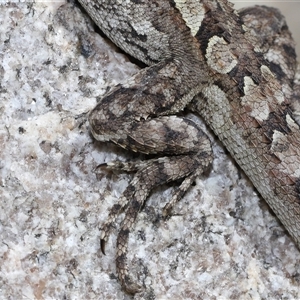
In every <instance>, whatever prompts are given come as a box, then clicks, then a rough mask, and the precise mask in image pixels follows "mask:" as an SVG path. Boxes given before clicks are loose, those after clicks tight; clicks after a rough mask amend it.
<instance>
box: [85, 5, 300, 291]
mask: <svg viewBox="0 0 300 300" xmlns="http://www.w3.org/2000/svg"><path fill="white" fill-rule="evenodd" d="M80 2H81V3H82V5H83V6H84V7H85V8H86V10H87V11H88V13H89V14H90V16H91V17H92V18H93V19H94V21H95V22H96V23H97V25H98V26H99V27H100V28H101V29H102V30H103V31H104V33H105V34H107V35H108V37H110V38H111V39H112V40H113V41H114V42H115V43H116V44H117V45H118V46H119V47H121V48H123V49H124V50H125V51H126V52H128V53H129V54H131V55H132V56H134V57H136V58H137V59H139V60H141V61H143V62H145V63H146V64H148V65H150V67H148V68H145V69H143V70H141V71H140V72H139V73H138V74H136V75H135V76H134V77H132V78H130V79H129V80H128V81H127V82H126V83H125V84H123V85H119V86H117V87H116V88H114V89H113V90H112V91H111V92H109V94H107V95H106V96H105V97H104V98H103V99H101V100H100V102H99V103H98V105H97V106H96V107H95V108H94V110H93V111H92V112H91V114H90V118H89V120H90V125H91V130H92V133H93V135H94V137H95V138H96V139H98V140H100V141H108V140H110V141H113V142H115V143H117V144H118V145H120V146H122V147H124V148H126V149H130V150H133V151H137V152H142V153H145V154H154V155H157V156H159V158H154V159H151V160H149V161H146V162H142V163H137V164H136V165H134V164H122V163H118V162H116V163H111V164H108V167H111V168H119V169H124V170H127V171H128V170H129V171H130V170H134V171H136V174H135V176H134V178H133V180H132V182H131V183H130V184H129V186H128V187H127V189H126V190H125V192H124V194H123V196H122V197H121V199H120V201H119V203H118V204H115V205H114V206H113V208H112V210H111V212H110V215H109V218H108V220H107V221H106V223H105V224H104V226H103V228H102V236H101V248H102V251H103V252H104V251H105V241H107V238H108V234H109V231H110V229H111V227H112V225H113V223H114V221H115V219H116V216H117V215H118V214H119V213H120V211H122V210H123V209H124V208H126V207H127V210H126V215H125V219H124V220H123V222H122V225H121V230H120V232H119V235H118V240H117V259H116V260H117V270H118V274H119V279H120V281H121V283H122V285H123V287H124V288H125V290H126V291H128V292H130V293H135V292H136V291H137V290H138V289H139V286H138V285H137V284H135V283H134V282H133V281H132V280H131V279H130V277H129V275H128V271H127V265H126V254H127V243H128V235H129V232H130V230H131V228H132V226H133V224H134V222H135V219H136V216H137V214H138V212H139V210H140V209H141V207H142V205H143V203H144V201H145V200H146V198H147V196H148V195H149V193H150V191H151V190H152V189H153V188H154V187H155V186H157V185H159V184H163V183H166V182H170V181H174V180H177V179H182V180H183V181H182V183H181V185H180V186H179V187H178V189H177V191H176V192H175V193H174V196H173V198H172V199H171V201H170V204H169V205H167V207H166V209H165V213H167V212H168V211H169V210H170V209H171V207H172V205H174V203H175V202H176V201H178V200H179V199H180V198H181V197H182V196H183V194H184V193H185V191H186V190H187V189H188V188H189V186H190V185H191V183H192V182H193V180H194V179H195V177H197V176H198V175H199V174H201V173H202V172H203V171H204V170H206V169H207V168H208V167H209V165H210V164H211V161H212V153H211V148H210V142H209V140H208V138H207V137H206V136H205V134H204V133H202V132H201V131H200V129H198V128H197V126H196V125H195V124H194V123H193V122H192V121H189V120H187V119H183V118H181V117H179V116H175V115H174V114H177V113H179V112H180V111H182V110H183V109H185V108H187V109H190V110H192V111H195V112H197V113H199V114H200V115H201V116H202V117H203V118H204V119H205V121H206V122H207V124H208V125H209V126H210V127H211V128H212V130H213V131H214V132H215V134H216V135H217V136H218V137H219V139H220V140H221V141H222V142H223V144H224V145H225V146H226V148H227V149H228V151H229V152H230V153H231V155H232V156H233V157H234V159H235V160H236V161H237V162H238V164H239V165H240V167H241V168H242V169H243V170H244V171H245V173H246V174H247V175H248V176H249V178H250V179H251V181H252V182H253V184H254V185H255V187H256V188H257V190H258V191H259V192H260V194H261V195H262V196H263V197H264V198H265V200H266V201H267V202H268V204H269V205H270V206H271V208H272V209H273V210H274V212H275V213H276V215H277V216H278V218H279V219H280V220H281V222H282V223H283V224H284V225H285V227H286V228H287V230H288V231H289V233H290V234H291V236H292V237H293V238H294V240H295V242H296V243H297V245H298V246H300V196H299V193H300V179H299V177H300V159H299V157H300V144H299V143H300V130H299V126H298V125H297V123H296V122H295V121H294V117H293V114H292V111H291V108H290V101H291V100H292V99H293V101H298V100H299V99H298V98H299V76H298V77H297V75H296V65H297V64H296V55H295V51H294V45H293V41H292V40H291V36H290V33H289V31H288V29H287V26H286V24H285V21H284V18H283V17H282V16H281V15H280V13H279V12H278V11H277V10H275V9H267V8H265V7H255V8H253V9H248V10H243V11H241V14H240V15H238V14H237V13H236V12H235V11H234V10H233V9H232V5H231V4H230V3H228V2H227V1H226V0H202V1H201V0H188V1H186V2H185V3H184V4H183V2H182V1H176V0H175V1H174V0H173V1H171V0H165V1H158V0H157V1H155V0H153V1H146V0H127V1H117V0H113V1H109V2H108V1H101V0H93V1H92V0H89V1H88V0H80ZM195 16H197V18H195ZM261 31H263V33H261Z"/></svg>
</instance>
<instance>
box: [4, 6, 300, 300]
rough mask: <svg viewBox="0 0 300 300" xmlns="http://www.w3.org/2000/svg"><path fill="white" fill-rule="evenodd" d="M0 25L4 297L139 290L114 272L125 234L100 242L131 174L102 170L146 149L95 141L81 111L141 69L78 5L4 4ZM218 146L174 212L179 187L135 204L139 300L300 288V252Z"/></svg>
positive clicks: (105, 295) (133, 265)
mask: <svg viewBox="0 0 300 300" xmlns="http://www.w3.org/2000/svg"><path fill="white" fill-rule="evenodd" d="M0 25H1V31H0V41H1V43H0V59H1V65H0V95H1V103H0V115H1V122H0V143H1V152H0V180H1V185H0V197H1V198H0V199H1V202H0V238H1V241H2V243H1V244H0V261H1V263H0V299H131V298H133V297H131V296H129V295H126V294H124V292H123V291H122V290H121V288H120V285H119V282H118V280H117V279H116V270H115V261H114V257H115V243H116V231H114V232H113V233H112V235H111V237H110V239H109V242H108V244H107V255H106V256H103V255H102V254H101V253H100V251H99V247H100V246H99V227H100V225H101V223H102V222H103V221H104V220H105V218H106V217H107V215H108V210H109V208H110V207H111V206H112V204H113V203H114V202H115V201H116V199H117V198H118V196H119V195H120V194H121V193H122V191H123V190H124V189H125V187H126V185H127V184H128V181H129V180H130V175H128V174H123V173H120V174H117V173H111V172H106V171H105V170H101V172H98V173H97V174H95V172H94V169H95V167H96V166H97V165H98V164H100V163H103V162H107V161H110V160H114V159H121V160H128V159H137V156H136V155H134V154H132V153H128V152H125V151H124V150H122V149H120V148H118V147H116V146H114V145H111V144H109V143H106V144H104V143H99V142H96V141H95V140H94V139H92V137H91V135H90V133H89V129H88V124H87V122H86V119H87V113H88V112H89V110H90V109H91V108H93V106H94V105H95V104H96V101H97V99H98V98H100V97H101V96H102V95H103V94H104V93H105V92H106V91H107V90H108V89H109V88H110V87H112V86H114V85H116V84H117V83H119V82H121V81H123V80H125V79H126V78H128V77H129V76H131V75H132V74H134V73H135V72H136V71H137V70H138V67H137V66H135V65H134V64H132V63H131V62H129V61H128V59H127V58H126V56H125V55H123V54H121V53H120V51H119V50H118V49H116V48H115V47H114V46H113V45H112V44H111V43H110V42H109V41H108V40H106V39H105V38H103V37H101V35H99V34H98V33H95V31H94V27H93V24H92V23H91V21H90V20H89V18H88V17H87V16H86V15H85V14H84V13H83V12H82V11H81V10H80V9H79V7H78V6H76V5H74V4H67V3H65V2H64V1H60V2H37V3H11V4H0ZM190 117H192V118H193V119H194V120H196V121H197V122H199V124H200V126H201V127H202V128H204V125H203V124H202V123H201V120H200V119H199V118H198V117H196V116H190ZM204 130H205V129H204ZM210 136H211V135H210ZM212 138H213V137H212ZM213 144H214V153H215V156H216V159H215V161H214V164H213V167H212V169H211V171H210V173H209V174H206V175H205V176H202V177H201V178H199V179H198V180H197V182H196V183H195V186H194V187H193V188H192V189H191V190H190V191H189V192H188V193H187V195H186V196H185V197H184V199H182V201H181V202H180V203H178V204H177V205H176V207H175V208H174V210H173V211H172V216H171V217H170V218H169V219H167V220H163V219H162V218H161V211H162V207H163V206H164V205H165V203H166V202H167V200H168V197H169V195H170V194H171V190H172V186H171V185H169V186H164V187H161V188H157V189H156V190H155V191H154V192H153V194H152V196H151V197H150V199H149V200H148V201H147V204H146V206H145V208H144V210H143V211H142V212H141V213H140V215H139V217H138V221H137V225H136V227H135V229H134V232H133V233H132V234H131V235H130V241H129V249H130V254H129V265H130V272H131V274H132V276H133V277H135V278H138V280H139V281H140V282H141V283H142V284H144V287H145V290H144V291H143V292H142V293H140V294H137V295H135V296H134V299H297V298H300V291H299V285H300V252H299V250H298V249H297V248H296V247H295V245H294V243H293V242H292V240H291V239H290V237H289V236H288V235H287V233H286V232H285V230H284V228H283V227H282V226H281V225H280V224H279V223H278V221H277V219H276V218H275V217H274V215H273V214H272V212H271V211H270V210H269V208H268V206H267V205H266V204H265V202H264V201H263V200H262V199H260V198H259V197H258V196H257V194H256V193H255V191H254V189H253V187H252V185H251V183H249V182H248V180H247V179H246V178H245V176H244V175H243V174H242V173H241V171H240V170H239V169H238V168H237V167H236V165H235V164H234V162H233V161H232V160H231V159H230V157H229V156H228V155H227V154H226V152H225V150H224V149H223V148H222V147H221V146H220V145H219V144H218V142H217V141H214V142H213ZM121 217H122V216H121ZM120 219H121V218H119V219H118V221H120Z"/></svg>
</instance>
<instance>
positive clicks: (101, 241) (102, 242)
mask: <svg viewBox="0 0 300 300" xmlns="http://www.w3.org/2000/svg"><path fill="white" fill-rule="evenodd" d="M100 248H101V252H102V254H104V255H106V254H105V239H100Z"/></svg>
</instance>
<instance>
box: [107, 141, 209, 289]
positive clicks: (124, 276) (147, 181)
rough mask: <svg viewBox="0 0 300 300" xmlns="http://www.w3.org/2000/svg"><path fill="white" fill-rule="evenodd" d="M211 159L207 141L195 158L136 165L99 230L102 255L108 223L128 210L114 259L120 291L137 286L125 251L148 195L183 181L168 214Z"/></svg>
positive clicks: (162, 159)
mask: <svg viewBox="0 0 300 300" xmlns="http://www.w3.org/2000/svg"><path fill="white" fill-rule="evenodd" d="M212 159H213V158H212V152H211V148H210V141H209V140H208V139H205V141H204V142H203V145H202V147H201V148H200V150H199V152H198V153H196V154H192V155H179V156H170V157H168V156H165V157H161V158H157V159H151V160H149V162H144V163H143V164H140V163H139V165H140V166H142V167H141V169H139V170H138V171H137V173H136V174H135V176H134V178H133V179H132V181H131V182H130V184H129V185H128V187H127V188H126V190H125V191H124V194H123V195H122V197H121V199H120V202H121V203H119V204H116V205H115V206H114V207H113V209H112V210H111V213H110V217H109V218H108V220H107V222H106V223H105V224H104V226H103V228H102V236H101V248H102V251H104V246H105V242H106V240H107V238H108V233H109V231H110V229H111V228H112V222H113V221H114V220H115V218H116V214H118V213H119V212H120V211H121V210H122V209H123V208H124V207H125V206H128V207H127V209H126V212H125V218H124V220H123V222H122V224H121V230H120V232H119V234H118V238H117V257H116V265H117V272H118V276H119V279H120V281H121V284H122V286H123V288H124V289H125V290H126V291H127V292H128V293H135V292H137V291H138V290H139V287H138V285H136V284H135V283H134V282H133V281H132V280H131V279H130V277H129V275H128V266H127V251H128V238H129V233H130V231H131V230H132V228H133V226H134V223H135V220H136V218H137V215H138V213H139V211H140V210H141V207H142V206H143V204H144V201H145V200H146V199H147V197H148V195H149V193H150V192H151V190H152V189H153V188H154V187H155V186H157V185H160V184H164V183H167V182H170V181H174V180H177V179H183V182H182V183H181V185H180V186H179V187H177V188H176V189H175V191H174V193H173V196H172V197H171V201H170V202H169V203H168V204H167V206H166V209H165V211H164V213H165V212H169V210H170V209H171V207H172V206H173V205H174V204H175V203H176V202H177V201H178V200H180V199H181V198H182V196H183V195H184V193H185V192H186V191H187V190H188V188H189V187H190V186H191V184H192V183H193V181H194V180H195V178H196V177H197V176H198V175H199V174H201V173H202V172H203V171H205V170H206V169H207V168H208V167H209V165H210V164H211V162H212Z"/></svg>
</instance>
